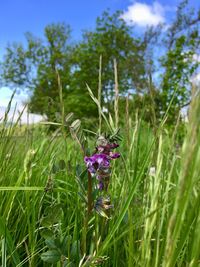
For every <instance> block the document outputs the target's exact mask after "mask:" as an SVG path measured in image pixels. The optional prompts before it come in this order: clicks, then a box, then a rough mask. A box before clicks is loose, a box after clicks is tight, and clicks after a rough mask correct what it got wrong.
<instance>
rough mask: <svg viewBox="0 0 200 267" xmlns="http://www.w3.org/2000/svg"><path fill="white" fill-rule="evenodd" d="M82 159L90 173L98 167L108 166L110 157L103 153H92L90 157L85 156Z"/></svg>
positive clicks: (94, 171)
mask: <svg viewBox="0 0 200 267" xmlns="http://www.w3.org/2000/svg"><path fill="white" fill-rule="evenodd" d="M84 161H85V163H86V166H87V168H88V170H89V172H90V173H96V172H97V170H99V169H102V168H109V167H110V158H109V157H108V155H105V154H94V155H93V156H91V157H85V158H84Z"/></svg>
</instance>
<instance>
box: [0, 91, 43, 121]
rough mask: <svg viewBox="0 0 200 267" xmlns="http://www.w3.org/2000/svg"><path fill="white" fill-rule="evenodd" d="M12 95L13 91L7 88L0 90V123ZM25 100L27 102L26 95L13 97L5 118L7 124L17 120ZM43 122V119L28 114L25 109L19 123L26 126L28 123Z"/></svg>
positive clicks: (36, 115) (39, 116)
mask: <svg viewBox="0 0 200 267" xmlns="http://www.w3.org/2000/svg"><path fill="white" fill-rule="evenodd" d="M12 93H13V91H12V90H10V89H9V88H7V87H2V88H0V123H1V122H2V120H3V119H4V117H5V112H6V109H7V106H8V103H9V101H10V98H11V95H12ZM27 100H28V95H27V94H25V93H21V94H15V95H14V97H13V100H12V103H11V108H10V111H9V113H8V118H7V121H8V122H16V121H17V120H18V117H19V115H20V113H21V112H22V110H23V109H24V102H26V101H27ZM15 109H16V110H15ZM43 120H45V117H43V116H41V115H38V114H34V113H28V112H27V108H25V110H24V112H23V113H22V115H21V119H20V122H21V123H22V124H26V123H27V121H28V122H29V123H30V124H33V123H38V122H40V121H43Z"/></svg>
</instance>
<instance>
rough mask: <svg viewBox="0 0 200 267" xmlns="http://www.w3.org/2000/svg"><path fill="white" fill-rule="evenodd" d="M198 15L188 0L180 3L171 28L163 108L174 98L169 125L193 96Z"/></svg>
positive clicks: (164, 79)
mask: <svg viewBox="0 0 200 267" xmlns="http://www.w3.org/2000/svg"><path fill="white" fill-rule="evenodd" d="M199 14H200V13H199ZM199 14H194V12H193V11H192V10H190V9H188V6H187V1H183V2H181V3H180V5H179V6H178V8H177V14H176V19H175V20H174V22H173V23H172V25H171V26H170V27H169V30H168V37H167V44H168V46H169V50H168V51H167V54H166V56H165V57H163V60H162V66H163V67H164V68H165V72H164V74H163V80H162V94H161V106H160V109H162V110H163V111H166V110H167V107H168V105H169V103H170V101H171V99H172V98H173V104H172V107H171V109H170V112H169V118H168V122H169V124H173V121H174V120H176V119H177V116H178V115H179V111H180V109H181V108H182V107H184V106H187V105H188V104H189V102H190V99H191V88H192V76H193V74H194V73H195V71H196V70H197V69H198V66H199V62H198V60H196V59H195V56H197V55H198V54H199V45H200V38H199V34H200V32H199V27H198V26H199V22H200V17H199Z"/></svg>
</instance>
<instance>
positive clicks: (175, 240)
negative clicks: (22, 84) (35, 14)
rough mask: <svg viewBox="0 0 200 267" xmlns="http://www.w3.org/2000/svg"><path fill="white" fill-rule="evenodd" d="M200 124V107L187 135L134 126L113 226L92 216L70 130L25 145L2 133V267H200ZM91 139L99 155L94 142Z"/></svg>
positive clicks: (115, 190)
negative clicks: (88, 210) (88, 208)
mask: <svg viewBox="0 0 200 267" xmlns="http://www.w3.org/2000/svg"><path fill="white" fill-rule="evenodd" d="M199 114H200V101H199V97H195V98H194V100H193V102H192V104H191V107H190V116H189V123H188V124H186V125H185V132H184V133H183V132H180V127H179V125H178V124H177V126H176V127H175V129H174V130H173V132H172V131H168V130H167V129H166V128H165V118H164V119H163V121H162V122H161V123H160V126H159V127H158V129H156V131H154V130H153V129H152V128H151V127H150V126H148V125H147V124H145V123H144V122H142V120H141V119H140V118H138V117H137V116H136V117H135V118H129V120H126V124H125V125H124V127H122V129H121V132H120V134H121V137H122V141H121V142H119V144H120V146H119V148H118V151H119V152H120V154H121V157H120V158H119V159H117V160H115V161H112V175H111V179H110V184H109V190H108V191H109V192H108V193H109V195H110V198H111V202H112V204H113V205H114V208H113V209H112V210H111V212H110V218H109V219H106V218H105V217H102V216H100V215H99V214H98V213H96V212H95V211H94V210H92V212H90V213H89V214H88V212H87V205H88V203H87V199H88V192H87V188H88V184H87V181H88V177H87V172H86V171H85V170H86V166H85V164H84V160H83V154H82V152H81V150H80V147H79V145H78V144H77V142H76V140H73V138H71V134H70V132H69V128H68V127H65V126H64V125H62V131H61V134H60V135H55V134H54V135H53V134H48V133H47V131H46V130H45V126H44V127H43V128H42V130H41V129H40V130H37V129H36V130H34V131H30V130H29V131H28V130H26V131H24V133H23V134H20V135H19V134H18V129H17V127H16V126H15V125H9V126H7V125H6V124H5V125H4V123H2V125H1V131H0V140H1V142H0V250H1V255H0V265H1V266H2V267H6V266H7V267H12V266H13V267H20V266H32V267H39V266H107V267H108V266H120V267H123V266H124V267H127V266H128V267H133V266H138V267H158V266H163V267H173V266H177V267H184V266H189V267H193V266H200V209H199V207H200V194H199V189H200V128H199V127H200V123H199V122H200V120H199ZM111 122H112V121H111ZM111 128H112V123H111ZM182 129H183V127H182ZM95 130H96V131H98V129H94V131H95ZM108 130H109V129H108ZM87 135H88V137H87V138H88V148H89V149H90V154H91V153H92V151H93V150H94V147H95V136H93V135H92V134H87ZM180 135H181V136H183V137H182V138H181V139H180V138H179V137H180ZM92 179H93V180H92V182H93V189H92V190H93V195H92V198H93V199H95V198H96V195H98V194H100V193H99V192H98V190H94V184H95V183H96V180H95V178H92ZM95 194H96V195H95Z"/></svg>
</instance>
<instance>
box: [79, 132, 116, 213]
mask: <svg viewBox="0 0 200 267" xmlns="http://www.w3.org/2000/svg"><path fill="white" fill-rule="evenodd" d="M118 146H119V145H118V144H117V143H115V142H111V141H110V140H109V139H108V138H105V137H104V136H100V137H99V138H98V140H97V146H96V150H95V153H94V154H93V155H92V156H89V157H88V156H85V158H84V161H85V164H86V166H87V169H88V174H89V176H92V177H96V179H97V180H98V189H99V190H100V191H101V192H102V191H105V192H107V191H108V185H109V181H110V176H111V160H113V159H117V158H119V157H120V154H119V153H116V152H113V149H115V148H117V147H118ZM111 207H113V206H112V205H111V204H110V197H109V196H100V197H98V199H97V200H96V203H95V205H94V208H95V210H96V211H97V212H98V213H99V214H101V215H102V216H104V217H107V218H108V216H107V213H106V210H108V209H110V208H111ZM104 210H105V211H104Z"/></svg>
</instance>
